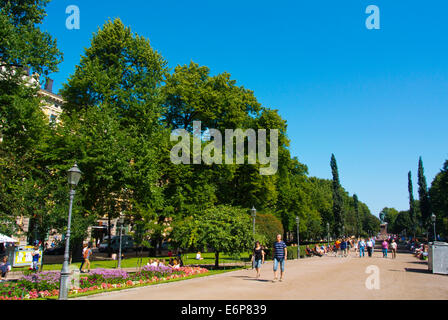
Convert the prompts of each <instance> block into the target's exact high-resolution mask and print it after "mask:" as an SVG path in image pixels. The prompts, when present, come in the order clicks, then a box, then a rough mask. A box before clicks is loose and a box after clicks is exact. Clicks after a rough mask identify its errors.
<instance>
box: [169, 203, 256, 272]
mask: <svg viewBox="0 0 448 320" xmlns="http://www.w3.org/2000/svg"><path fill="white" fill-rule="evenodd" d="M174 230H175V231H174ZM174 230H173V234H172V238H173V240H174V243H176V244H178V245H180V246H181V247H183V248H204V249H207V248H210V249H211V250H213V252H214V253H215V267H218V266H219V254H220V253H227V254H239V253H242V252H245V251H247V250H249V249H250V248H251V247H252V245H253V234H252V224H251V219H250V215H249V214H248V210H244V209H240V208H236V207H230V206H224V205H221V206H217V207H213V208H210V209H206V210H204V211H203V212H201V213H200V214H198V215H197V216H195V217H190V218H187V219H184V220H183V221H180V222H178V224H176V226H175V228H174Z"/></svg>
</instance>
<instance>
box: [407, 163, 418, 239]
mask: <svg viewBox="0 0 448 320" xmlns="http://www.w3.org/2000/svg"><path fill="white" fill-rule="evenodd" d="M408 192H409V217H410V219H411V223H412V228H411V230H412V232H413V236H414V238H415V233H416V232H417V224H418V221H417V215H416V212H415V200H414V190H413V186H412V174H411V171H409V173H408Z"/></svg>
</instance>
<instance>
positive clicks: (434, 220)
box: [431, 213, 437, 242]
mask: <svg viewBox="0 0 448 320" xmlns="http://www.w3.org/2000/svg"><path fill="white" fill-rule="evenodd" d="M431 221H432V223H433V225H434V242H436V240H437V236H436V215H435V214H434V213H433V214H432V215H431Z"/></svg>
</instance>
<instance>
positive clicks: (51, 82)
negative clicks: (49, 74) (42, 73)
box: [45, 78, 53, 92]
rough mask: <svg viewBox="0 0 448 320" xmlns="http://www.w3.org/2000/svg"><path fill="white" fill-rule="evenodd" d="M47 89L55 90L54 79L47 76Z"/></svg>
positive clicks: (49, 90)
mask: <svg viewBox="0 0 448 320" xmlns="http://www.w3.org/2000/svg"><path fill="white" fill-rule="evenodd" d="M45 90H46V91H48V92H53V80H52V79H50V78H47V82H46V83H45Z"/></svg>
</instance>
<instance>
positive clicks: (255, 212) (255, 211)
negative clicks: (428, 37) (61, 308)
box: [250, 207, 257, 217]
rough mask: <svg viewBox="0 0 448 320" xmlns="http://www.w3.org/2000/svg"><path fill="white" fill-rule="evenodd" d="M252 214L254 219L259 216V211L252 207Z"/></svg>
mask: <svg viewBox="0 0 448 320" xmlns="http://www.w3.org/2000/svg"><path fill="white" fill-rule="evenodd" d="M250 212H251V214H252V217H255V216H256V215H257V209H255V207H252V209H250Z"/></svg>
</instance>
